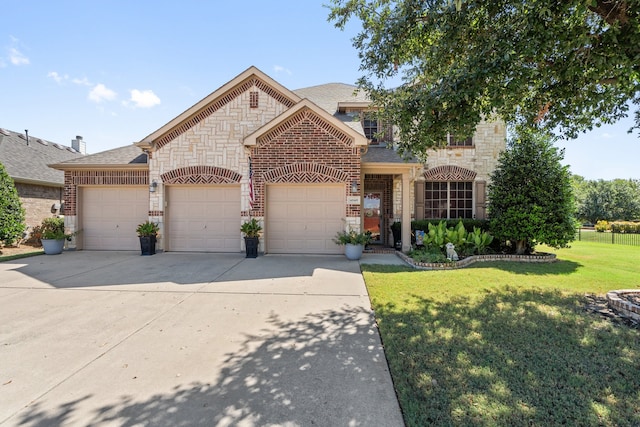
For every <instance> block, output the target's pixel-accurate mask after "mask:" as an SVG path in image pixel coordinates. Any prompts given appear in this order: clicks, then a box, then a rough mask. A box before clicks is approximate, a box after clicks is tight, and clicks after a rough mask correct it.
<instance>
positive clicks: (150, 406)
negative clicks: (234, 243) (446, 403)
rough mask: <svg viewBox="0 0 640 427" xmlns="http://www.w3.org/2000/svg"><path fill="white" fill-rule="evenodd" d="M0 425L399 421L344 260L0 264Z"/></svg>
mask: <svg viewBox="0 0 640 427" xmlns="http://www.w3.org/2000/svg"><path fill="white" fill-rule="evenodd" d="M0 425H2V426H13V425H24V426H47V425H56V426H58V425H74V426H75V425H82V426H85V425H94V426H102V425H118V426H120V425H127V426H134V425H135V426H142V425H149V426H191V425H208V426H232V425H233V426H274V425H282V426H311V425H316V426H372V425H376V426H402V425H403V422H402V417H401V413H400V409H399V407H398V403H397V399H396V396H395V394H394V390H393V385H392V383H391V378H390V375H389V372H388V369H387V364H386V360H385V357H384V353H383V350H382V346H381V343H380V337H379V334H378V331H377V328H376V326H375V323H374V320H373V315H372V312H371V309H370V304H369V299H368V296H367V291H366V288H365V286H364V282H363V279H362V276H361V274H360V270H359V265H358V263H357V262H353V261H347V260H346V259H345V258H344V257H342V256H276V255H268V256H261V257H259V258H257V259H245V258H244V257H243V255H241V254H201V253H190V254H186V253H161V254H157V255H154V256H151V257H141V256H140V255H139V253H134V252H85V251H78V252H65V253H63V254H62V255H56V256H45V255H43V256H37V257H32V258H25V259H22V260H16V261H11V262H5V263H0Z"/></svg>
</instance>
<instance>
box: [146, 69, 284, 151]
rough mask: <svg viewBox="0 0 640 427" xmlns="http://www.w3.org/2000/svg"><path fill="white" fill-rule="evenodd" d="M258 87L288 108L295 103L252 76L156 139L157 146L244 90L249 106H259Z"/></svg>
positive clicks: (177, 134)
mask: <svg viewBox="0 0 640 427" xmlns="http://www.w3.org/2000/svg"><path fill="white" fill-rule="evenodd" d="M256 89H260V90H261V91H262V92H264V93H265V94H266V95H268V96H269V97H270V98H272V99H275V100H276V101H278V102H279V103H281V104H283V105H285V106H286V107H287V108H290V107H292V106H293V105H294V101H293V100H292V99H289V98H288V97H285V96H284V95H282V94H281V93H280V92H278V91H276V90H275V89H273V88H272V87H271V86H269V85H267V84H266V83H265V82H263V81H262V80H260V79H257V78H255V77H252V78H249V79H247V80H246V81H244V82H243V83H241V84H239V85H238V86H236V87H235V88H234V89H232V90H230V91H229V92H227V93H226V94H224V95H223V96H221V97H220V98H219V99H218V100H217V101H215V102H213V103H212V104H209V105H208V106H207V107H206V108H204V109H203V110H201V111H199V112H198V113H197V114H195V115H194V116H192V117H191V118H189V119H188V120H186V121H184V122H182V123H180V124H179V125H178V126H176V127H175V128H173V129H172V130H170V131H169V132H168V133H166V134H165V135H163V136H162V137H160V138H159V139H158V140H157V141H156V145H157V147H158V148H160V147H163V146H164V145H166V144H168V143H169V142H171V141H173V140H174V139H176V138H177V137H178V136H180V135H181V134H183V133H185V132H187V131H189V130H190V129H191V128H192V127H194V126H196V125H197V124H199V123H200V122H202V121H203V120H204V119H206V118H207V117H209V116H211V115H212V114H214V113H215V112H217V111H218V110H220V109H221V108H222V107H225V106H227V105H228V104H230V103H232V102H233V101H236V99H237V98H238V97H240V96H241V95H244V92H248V96H249V102H248V105H249V108H258V102H257V100H258V99H259V94H260V92H258V91H257V90H256ZM260 98H262V97H260Z"/></svg>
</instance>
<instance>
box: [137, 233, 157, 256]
mask: <svg viewBox="0 0 640 427" xmlns="http://www.w3.org/2000/svg"><path fill="white" fill-rule="evenodd" d="M139 239H140V252H141V255H154V254H155V253H156V236H139Z"/></svg>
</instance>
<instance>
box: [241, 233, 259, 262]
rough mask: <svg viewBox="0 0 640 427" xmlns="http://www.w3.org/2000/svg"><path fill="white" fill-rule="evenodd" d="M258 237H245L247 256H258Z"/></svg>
mask: <svg viewBox="0 0 640 427" xmlns="http://www.w3.org/2000/svg"><path fill="white" fill-rule="evenodd" d="M258 243H259V242H258V238H257V237H245V238H244V247H245V249H246V251H247V258H257V257H258Z"/></svg>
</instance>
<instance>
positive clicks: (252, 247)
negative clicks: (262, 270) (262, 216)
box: [240, 218, 262, 258]
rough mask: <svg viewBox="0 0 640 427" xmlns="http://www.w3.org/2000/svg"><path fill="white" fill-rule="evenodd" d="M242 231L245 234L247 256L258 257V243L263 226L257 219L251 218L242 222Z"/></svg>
mask: <svg viewBox="0 0 640 427" xmlns="http://www.w3.org/2000/svg"><path fill="white" fill-rule="evenodd" d="M240 231H241V232H242V234H244V247H245V250H246V255H247V258H256V257H257V256H258V244H259V238H260V232H261V231H262V227H261V226H260V223H259V222H258V220H257V219H255V218H251V219H250V220H249V221H247V222H245V223H244V224H242V226H241V227H240Z"/></svg>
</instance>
